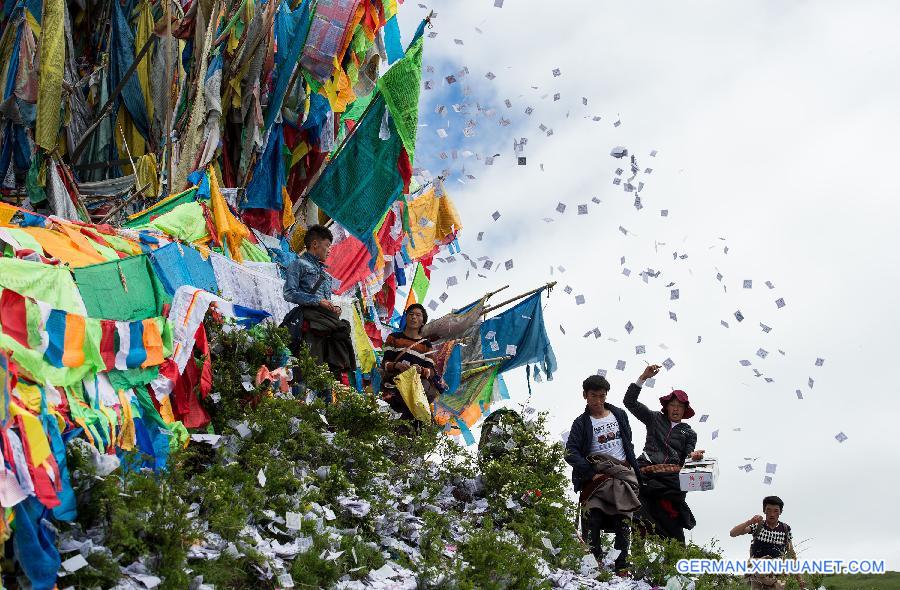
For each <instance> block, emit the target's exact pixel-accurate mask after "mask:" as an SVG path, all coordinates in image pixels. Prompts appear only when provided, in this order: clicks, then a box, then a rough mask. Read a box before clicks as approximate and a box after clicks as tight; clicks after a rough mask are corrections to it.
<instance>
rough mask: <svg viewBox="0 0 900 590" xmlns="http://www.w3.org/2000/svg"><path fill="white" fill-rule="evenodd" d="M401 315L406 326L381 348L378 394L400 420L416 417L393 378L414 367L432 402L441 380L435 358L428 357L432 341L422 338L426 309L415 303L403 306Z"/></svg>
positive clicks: (426, 317) (426, 318)
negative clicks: (404, 308) (435, 366)
mask: <svg viewBox="0 0 900 590" xmlns="http://www.w3.org/2000/svg"><path fill="white" fill-rule="evenodd" d="M404 318H405V320H406V327H405V328H404V329H403V331H402V332H394V333H393V334H391V335H390V336H388V337H387V340H385V341H384V346H383V347H382V351H383V352H384V358H383V359H382V360H381V371H382V376H383V381H382V382H381V397H382V399H383V400H384V401H386V402H387V403H388V405H390V406H391V408H392V409H393V410H394V411H395V412H399V413H400V414H401V415H402V417H403V419H405V420H415V418H414V417H413V414H412V412H411V411H410V409H409V408H408V407H407V406H406V402H404V401H403V396H401V395H400V392H399V391H398V390H397V385H396V384H395V383H394V379H396V377H397V375H399V374H400V373H402V372H403V371H406V370H407V369H409V368H410V367H415V368H416V371H418V373H419V374H420V375H421V376H422V385H423V386H424V387H425V395H426V397H427V398H428V401H429V402H433V401H434V399H435V398H436V397H437V396H438V394H439V393H440V391H441V387H442V385H443V381H442V379H441V377H440V376H439V375H438V374H437V371H435V368H434V361H433V360H432V359H431V354H432V352H433V347H432V345H431V341H430V340H428V339H427V338H423V337H422V327H423V326H424V325H425V324H426V322H428V312H426V311H425V308H424V307H422V306H421V305H419V304H418V303H413V304H412V305H410V306H409V307H407V308H406V311H405V312H404Z"/></svg>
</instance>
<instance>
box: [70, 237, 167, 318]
mask: <svg viewBox="0 0 900 590" xmlns="http://www.w3.org/2000/svg"><path fill="white" fill-rule="evenodd" d="M73 273H74V274H75V282H76V283H77V284H78V290H79V291H80V292H81V298H82V299H84V305H85V307H86V308H87V315H88V316H89V317H92V318H102V319H107V320H121V321H126V322H133V321H135V320H145V319H147V318H152V317H155V316H160V315H162V306H163V304H164V303H167V302H168V301H169V296H168V295H167V294H166V292H165V289H164V288H163V286H162V284H161V283H160V281H159V279H158V278H157V276H156V273H155V272H154V271H153V267H152V266H151V264H150V258H149V257H148V256H147V255H146V254H139V255H137V256H129V257H128V258H122V259H121V260H114V261H110V262H103V263H101V264H92V265H90V266H83V267H81V268H76V269H75V270H74V271H73Z"/></svg>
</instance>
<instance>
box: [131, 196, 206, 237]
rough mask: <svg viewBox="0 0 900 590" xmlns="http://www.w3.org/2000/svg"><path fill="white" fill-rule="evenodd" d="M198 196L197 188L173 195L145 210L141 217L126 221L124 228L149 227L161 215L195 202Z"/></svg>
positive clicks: (137, 216)
mask: <svg viewBox="0 0 900 590" xmlns="http://www.w3.org/2000/svg"><path fill="white" fill-rule="evenodd" d="M196 196H197V187H192V188H189V189H188V190H186V191H184V192H183V193H181V194H177V195H172V196H171V198H170V197H167V198H165V199H163V200H162V201H160V202H159V203H157V204H156V205H154V206H152V207H150V208H149V209H146V210H144V211H143V212H142V213H140V214H139V215H136V216H134V217H132V218H130V219H128V221H126V222H125V223H124V224H123V226H124V227H128V228H135V227H142V226H145V225H148V224H149V223H150V222H151V221H152V220H153V219H155V218H157V217H159V216H160V215H165V214H166V213H168V212H169V211H171V210H172V209H174V208H175V207H177V206H179V205H184V204H185V203H191V202H193V201H194V200H195V197H196Z"/></svg>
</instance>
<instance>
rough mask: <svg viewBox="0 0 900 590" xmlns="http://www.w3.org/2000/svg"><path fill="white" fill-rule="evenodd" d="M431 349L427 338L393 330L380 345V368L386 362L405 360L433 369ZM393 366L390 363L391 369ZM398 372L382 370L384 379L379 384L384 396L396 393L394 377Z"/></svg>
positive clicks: (385, 364) (384, 365)
mask: <svg viewBox="0 0 900 590" xmlns="http://www.w3.org/2000/svg"><path fill="white" fill-rule="evenodd" d="M432 350H433V347H432V345H431V341H430V340H428V339H427V338H422V339H413V338H410V337H409V336H407V335H406V334H404V333H403V332H394V333H393V334H391V335H390V336H388V337H387V340H385V341H384V346H383V347H382V352H383V353H384V357H383V360H382V364H381V366H382V369H384V367H387V366H388V363H401V362H403V361H406V362H408V363H409V364H411V365H419V366H421V367H426V368H428V369H431V370H434V361H433V360H432V359H431V355H430V354H429V353H431V352H432ZM393 368H394V367H393V365H391V369H393ZM398 374H399V371H395V370H391V371H388V370H386V369H385V370H384V381H383V382H382V384H381V389H382V391H383V392H384V393H385V394H386V396H393V394H395V393H397V386H396V384H395V383H394V378H395V377H396V376H397V375H398Z"/></svg>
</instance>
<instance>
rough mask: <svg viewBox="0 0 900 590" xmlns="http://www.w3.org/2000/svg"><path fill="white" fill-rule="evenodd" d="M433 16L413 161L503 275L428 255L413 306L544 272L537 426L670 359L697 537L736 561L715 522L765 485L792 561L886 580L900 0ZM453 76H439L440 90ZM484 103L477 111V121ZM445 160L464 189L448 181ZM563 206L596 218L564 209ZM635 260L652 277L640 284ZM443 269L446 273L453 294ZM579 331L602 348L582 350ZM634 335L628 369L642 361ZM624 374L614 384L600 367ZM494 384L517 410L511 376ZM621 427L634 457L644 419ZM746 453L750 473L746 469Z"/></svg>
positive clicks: (752, 505) (513, 9)
mask: <svg viewBox="0 0 900 590" xmlns="http://www.w3.org/2000/svg"><path fill="white" fill-rule="evenodd" d="M427 4H428V6H429V8H434V10H435V11H436V12H437V13H438V15H437V18H436V19H435V21H434V22H435V26H434V28H433V29H431V31H432V32H436V33H437V36H436V37H434V38H429V39H426V46H425V47H426V48H425V63H426V65H430V66H432V67H433V68H434V72H433V73H426V74H424V79H426V80H433V81H434V82H433V85H434V89H433V90H430V91H424V92H423V94H422V99H421V103H420V108H421V111H422V113H423V115H422V118H421V119H420V124H421V125H422V127H421V128H420V129H419V140H418V149H417V152H416V157H417V160H416V163H415V164H416V166H418V167H423V168H427V169H428V170H429V171H431V172H432V173H433V174H437V173H439V172H440V170H441V169H442V168H444V167H452V168H453V170H454V171H455V172H454V175H453V178H452V179H451V180H450V181H449V182H448V183H447V188H448V192H449V194H450V195H451V196H452V197H453V199H454V200H455V202H456V204H457V207H458V208H459V210H460V214H461V216H462V219H463V224H464V229H463V231H462V233H461V236H460V242H461V244H462V246H463V251H464V252H465V253H467V254H468V255H470V256H471V257H473V258H478V257H481V256H487V257H489V258H490V259H491V260H492V261H494V262H496V263H498V264H499V265H500V266H503V263H504V262H505V261H507V260H513V264H514V266H513V269H512V270H510V271H506V270H505V268H501V269H500V270H499V271H490V272H489V271H486V270H484V269H480V270H479V271H475V270H473V269H471V267H470V266H468V263H467V262H465V261H464V260H458V261H457V262H455V263H451V264H446V265H438V268H437V270H436V271H435V272H434V274H433V276H432V286H431V291H430V293H429V299H437V297H438V296H439V295H440V294H441V293H442V292H447V293H448V295H449V298H448V299H447V301H446V303H444V304H443V305H441V307H440V308H438V310H437V313H443V312H446V311H448V310H449V309H450V308H451V307H454V306H460V305H463V304H465V303H468V302H469V301H471V300H473V299H475V298H477V297H478V296H480V295H481V294H483V293H484V292H486V291H489V290H492V289H495V288H498V287H500V286H503V285H505V284H509V285H511V287H510V289H508V290H507V292H505V293H504V295H505V294H507V293H509V294H514V293H516V292H522V291H525V290H527V289H530V288H533V287H535V286H538V285H540V284H542V283H544V282H547V281H551V280H557V281H559V284H558V286H557V288H556V289H554V291H553V293H552V294H551V295H550V297H549V298H548V299H546V300H545V301H546V304H547V306H546V310H545V318H546V322H547V328H548V332H549V334H550V337H551V341H552V344H553V347H554V349H555V351H556V356H557V358H558V361H559V371H558V372H557V374H556V375H555V377H554V380H553V381H552V382H550V383H548V382H544V383H541V384H534V396H533V398H532V400H531V403H532V405H533V406H534V407H536V408H538V409H539V410H546V411H549V412H550V415H551V427H552V430H553V434H554V435H555V436H557V435H558V434H559V433H561V432H562V431H564V430H568V429H569V426H570V425H571V422H572V420H573V419H574V418H575V417H576V416H577V415H578V414H579V413H580V412H581V411H582V410H583V408H584V403H583V399H582V398H581V385H580V384H581V381H582V380H583V379H584V378H585V377H586V376H588V375H590V374H593V373H595V372H596V371H597V370H598V369H605V370H607V371H608V375H607V378H608V379H609V381H610V382H611V384H612V387H613V391H612V392H611V395H610V402H611V403H614V404H617V405H621V401H622V396H623V394H624V392H625V389H626V387H627V386H628V384H629V383H630V382H631V381H633V380H634V379H636V378H637V376H638V375H639V374H640V372H641V371H642V369H643V367H644V366H646V365H645V363H644V362H643V361H644V360H646V361H648V362H651V363H661V362H662V361H664V360H665V359H666V358H671V359H672V360H673V361H674V363H675V366H674V367H673V368H672V370H670V371H665V370H663V371H662V372H661V374H660V375H659V377H658V379H657V383H656V386H655V387H654V388H653V389H647V388H645V389H644V391H643V393H642V398H641V399H642V400H643V401H644V402H645V403H646V404H647V405H649V406H651V407H656V406H658V402H657V401H656V398H658V397H659V396H660V395H663V394H664V393H665V392H668V391H671V389H672V388H673V387H675V388H680V389H684V390H686V391H687V392H688V393H689V395H690V398H691V402H692V405H693V406H694V408H695V409H696V411H697V417H695V418H693V419H692V420H690V422H689V423H690V424H691V425H692V426H693V428H694V429H695V430H696V431H697V433H698V436H699V442H698V448H704V449H706V450H707V452H708V454H709V455H711V456H715V457H718V458H719V460H720V470H721V473H720V477H719V482H718V486H717V489H716V490H714V491H708V492H693V493H690V494H689V495H688V501H689V504H690V505H691V507H692V509H693V511H694V514H695V515H696V518H697V523H698V524H697V527H696V528H695V529H694V530H693V531H692V532H691V533H690V534H691V535H692V538H693V540H694V541H695V542H696V543H698V544H705V543H707V542H708V541H709V540H710V539H712V538H716V539H718V540H719V541H720V543H721V546H722V547H723V548H724V549H725V552H726V554H727V555H728V556H729V557H733V558H743V557H744V556H746V553H747V547H748V542H749V540H748V538H746V537H745V538H740V539H730V538H729V537H728V531H729V530H730V529H731V527H732V526H734V525H735V524H737V523H739V522H742V521H744V520H746V519H747V518H749V517H750V516H752V515H753V514H758V513H761V505H760V503H761V499H762V497H763V496H765V495H768V494H777V495H780V496H781V497H782V498H783V499H784V501H785V511H784V515H783V519H784V520H785V521H786V522H788V523H789V524H790V525H791V526H792V528H793V530H794V533H795V540H796V541H795V542H797V544H798V548H799V549H800V550H801V551H802V556H803V557H808V558H879V559H885V560H887V565H888V568H890V569H894V570H896V569H900V534H898V531H897V527H898V524H900V505H898V503H897V501H896V497H897V491H896V490H897V488H898V484H900V474H898V463H900V445H898V442H897V439H896V432H897V431H898V427H900V409H898V401H897V397H898V396H897V393H898V387H897V385H896V383H897V379H896V377H895V375H894V373H893V369H894V368H895V367H896V366H897V365H898V362H897V361H898V355H900V349H898V346H897V344H896V342H897V334H898V331H900V314H898V312H897V303H896V302H897V292H898V287H900V270H898V268H900V265H898V262H900V260H898V259H900V256H898V254H897V252H898V248H897V241H896V238H895V234H896V227H897V225H898V223H900V204H898V203H900V201H898V196H900V195H898V175H897V174H896V173H895V169H896V163H897V161H898V159H900V149H898V147H897V145H898V138H900V116H898V114H897V110H898V105H900V77H898V76H897V67H898V64H900V42H898V41H897V36H896V23H897V22H900V4H897V3H894V2H888V1H885V2H865V1H858V2H852V3H851V2H826V1H819V0H817V1H816V2H784V1H775V0H773V1H770V2H761V1H760V2H712V1H708V2H692V1H680V0H678V1H673V0H666V1H659V2H652V1H647V2H598V1H588V0H579V1H570V0H567V1H564V2H537V1H535V0H505V1H504V2H503V7H502V8H497V7H495V6H494V0H455V1H452V2H451V1H449V0H442V1H435V2H428V3H427ZM426 12H427V11H426V10H425V9H422V8H420V7H418V6H417V3H416V2H415V0H407V2H406V3H405V4H404V5H403V6H402V7H401V9H400V14H401V30H402V31H403V34H404V39H405V40H408V39H409V35H411V33H412V31H413V30H414V27H415V24H416V23H417V22H418V20H419V19H420V18H421V17H422V16H424V14H426ZM476 27H477V28H478V29H480V30H481V31H482V32H481V33H479V32H478V31H477V30H476ZM454 39H459V40H461V41H462V45H460V44H458V43H456V42H455V41H454ZM464 67H467V68H468V71H469V73H468V75H465V76H462V77H459V76H458V74H459V72H460V70H462V69H463V68H464ZM555 68H559V70H560V75H559V76H554V75H553V70H554V69H555ZM488 72H492V73H493V74H494V75H495V78H494V79H493V80H489V79H487V78H486V77H485V76H486V74H487V73H488ZM451 74H455V75H457V77H458V81H457V82H456V83H455V84H448V83H447V81H446V80H445V77H446V76H448V75H451ZM533 86H536V87H537V89H534V88H532V87H533ZM555 93H559V95H560V98H559V100H556V101H554V94H555ZM466 94H467V95H466ZM582 97H585V98H587V99H588V104H587V106H585V105H584V104H583V101H582ZM505 99H509V100H510V102H511V104H512V108H507V107H506V105H505V104H504V100H505ZM454 103H456V104H460V105H462V104H467V105H469V106H468V107H461V108H462V109H463V110H468V111H469V113H470V114H466V113H465V112H463V113H459V114H458V113H456V112H454V111H453V109H452V107H451V105H452V104H454ZM439 105H445V107H446V111H447V112H446V113H445V114H438V113H436V112H435V109H436V108H437V107H438V106H439ZM476 105H480V106H481V107H483V108H484V109H488V110H489V109H495V112H493V113H490V112H488V113H487V114H484V113H483V114H481V115H476V114H475V113H476ZM529 106H530V107H532V108H533V112H532V114H531V115H530V116H529V115H526V114H525V109H526V107H529ZM595 116H599V117H601V120H600V121H594V120H593V117H595ZM501 117H504V118H506V119H507V120H509V121H510V124H509V125H507V126H502V125H500V124H499V123H500V118H501ZM468 120H474V121H475V122H476V123H477V125H476V126H475V127H474V135H473V136H472V137H464V135H463V128H464V127H465V126H466V121H468ZM616 121H621V124H620V125H619V126H615V125H614V123H615V122H616ZM540 125H544V126H545V127H546V129H552V130H553V133H552V135H550V136H548V135H547V132H546V131H542V130H541V129H540ZM438 127H443V128H445V130H446V133H447V137H446V138H445V139H442V138H441V137H440V136H439V135H438V133H437V128H438ZM521 137H527V138H528V140H529V141H528V144H527V146H526V148H525V153H524V155H525V156H526V158H527V165H525V166H518V165H516V160H515V154H514V153H513V139H514V138H521ZM620 145H621V146H625V147H627V148H628V150H629V153H630V154H635V156H636V158H637V163H638V165H639V170H640V173H639V174H638V176H637V178H636V179H635V180H633V181H632V183H633V184H634V185H635V187H637V183H638V182H644V186H643V189H642V190H641V191H640V197H641V201H642V205H643V209H641V210H638V209H636V208H635V206H634V201H635V199H634V196H635V195H634V193H627V192H625V191H624V190H623V187H622V185H618V186H617V185H614V184H613V179H614V178H615V177H616V175H615V170H616V168H618V167H622V168H624V169H625V173H624V174H623V175H622V178H623V181H622V182H623V184H624V182H625V179H626V178H628V177H630V176H631V171H630V169H629V166H630V163H629V162H628V160H627V159H623V160H617V159H614V158H612V157H610V155H609V154H610V150H611V149H612V148H613V147H615V146H620ZM453 149H456V150H457V152H456V155H457V159H456V160H453V157H452V150H453ZM466 150H468V151H466ZM651 150H658V154H657V156H656V157H650V156H649V154H650V152H651ZM441 151H444V152H445V153H446V154H447V160H441V159H440V152H441ZM495 153H499V154H500V156H499V157H497V158H496V159H495V160H494V163H493V165H492V166H486V165H485V162H484V160H483V158H484V156H485V155H492V154H495ZM479 157H480V158H481V159H480V160H479V159H478V158H479ZM541 164H543V170H542V169H541ZM463 165H464V166H465V172H466V173H468V174H471V175H472V176H474V177H475V178H474V179H471V178H467V177H465V176H461V174H460V170H461V169H462V167H463ZM646 168H652V172H651V173H645V172H644V171H645V169H646ZM457 179H462V180H464V181H465V183H462V182H459V180H457ZM595 197H596V198H597V199H599V200H600V201H601V202H600V203H595V202H593V201H592V199H593V198H595ZM559 203H563V204H565V205H566V208H565V211H564V213H559V212H557V210H556V209H557V205H558V204H559ZM578 205H587V210H588V213H587V214H586V215H578ZM663 209H665V210H668V216H667V217H663V216H662V215H661V210H663ZM495 211H498V212H499V213H500V215H501V216H500V218H499V219H498V220H497V221H494V220H493V219H492V217H491V215H492V213H494V212H495ZM544 218H548V219H551V220H552V222H550V223H547V222H545V221H544ZM620 226H621V227H622V228H624V229H625V230H627V232H628V233H627V235H625V234H623V232H621V231H620V229H619V228H620ZM479 232H484V236H483V240H481V241H478V240H477V236H478V233H479ZM726 247H727V249H728V250H727V253H726V252H725V248H726ZM673 253H677V257H673ZM684 255H687V257H686V258H682V256H684ZM622 257H624V258H625V263H624V264H622V263H621V258H622ZM481 264H482V263H479V265H481ZM551 266H553V267H557V266H562V267H564V268H565V272H560V271H559V270H556V269H554V271H553V273H552V274H551V271H550V268H551ZM648 268H651V269H653V270H654V271H660V274H659V276H658V277H656V278H650V279H649V280H648V282H646V283H645V282H644V281H643V280H642V278H641V276H639V275H640V273H641V271H644V270H646V269H648ZM623 269H628V270H629V271H630V273H631V274H630V276H625V274H623ZM467 270H468V271H471V272H470V275H469V279H468V280H463V279H464V277H465V275H466V272H467ZM478 273H481V274H485V275H486V277H487V278H481V277H479V276H478ZM718 273H721V274H722V275H723V278H722V279H721V281H719V280H717V274H718ZM454 275H455V276H457V277H458V278H459V280H460V284H459V285H457V286H454V287H452V288H447V287H446V284H447V279H448V277H450V276H454ZM746 279H750V280H752V281H753V283H752V288H751V289H744V288H743V281H744V280H746ZM766 281H771V282H772V284H773V285H774V287H775V288H774V289H769V288H768V287H767V286H766V285H765V282H766ZM672 282H674V283H675V285H673V286H672V287H667V285H668V284H669V283H672ZM565 286H570V287H571V288H572V293H571V294H566V293H565V292H564V290H563V288H564V287H565ZM675 288H677V289H679V294H680V298H679V299H678V300H672V299H671V293H670V292H671V289H675ZM726 289H727V290H726ZM576 295H583V296H584V300H585V303H584V304H583V305H577V304H576V302H575V296H576ZM498 297H499V296H498ZM779 298H783V299H784V301H785V303H786V305H785V306H784V307H783V308H780V309H779V308H778V307H777V305H776V303H775V301H776V300H777V299H779ZM736 311H740V312H741V314H742V315H743V317H744V320H743V321H741V322H739V321H737V319H736V318H735V312H736ZM670 312H674V313H675V314H676V316H677V321H673V320H671V319H670ZM722 321H725V322H727V323H728V326H729V327H727V328H726V327H724V326H723V325H722V324H721V322H722ZM627 322H631V323H632V325H633V327H634V328H633V331H632V332H631V333H630V334H629V333H628V332H627V331H626V330H625V325H626V323H627ZM761 323H762V324H765V325H767V326H769V327H771V331H770V332H768V333H765V332H764V331H763V329H762V328H761V327H760V324H761ZM560 326H562V328H563V329H564V330H565V332H566V333H565V334H563V333H562V331H561V329H560ZM595 327H596V328H598V329H599V331H600V332H601V333H602V336H601V337H600V338H595V337H594V336H593V335H590V336H589V337H587V338H584V337H583V335H584V333H585V332H587V331H589V330H592V329H593V328H595ZM698 337H701V338H702V340H701V342H700V343H698V342H697V340H698ZM638 345H645V346H646V351H647V352H646V354H644V355H637V354H636V353H635V347H636V346H638ZM663 346H665V347H666V348H663ZM759 349H764V350H765V351H767V352H768V355H767V356H766V358H761V357H760V356H758V355H757V351H758V350H759ZM780 351H783V354H782V353H781V352H780ZM818 357H821V358H823V359H825V362H824V364H823V365H822V366H821V367H817V366H815V360H816V358H818ZM619 360H622V361H625V369H624V371H618V370H615V367H616V363H617V361H619ZM741 360H749V361H750V362H751V363H752V364H751V365H750V366H747V367H744V366H741V364H740V361H741ZM754 369H756V370H758V371H759V372H760V373H761V374H762V377H757V376H755V374H754V372H753V370H754ZM766 377H768V378H770V379H772V380H773V381H772V382H771V383H767V382H766V381H765V378H766ZM810 378H812V379H813V380H814V383H813V386H812V388H810V387H809V383H808V380H809V379H810ZM506 379H507V383H508V384H509V387H510V391H511V394H512V398H513V401H514V402H515V403H516V404H519V403H522V402H523V401H524V400H525V398H526V396H527V388H526V385H525V377H524V370H522V369H519V370H516V371H513V372H511V373H508V374H507V375H506ZM798 389H799V390H800V391H801V393H802V396H803V399H798V397H797V395H796V393H795V391H796V390H798ZM702 414H708V415H709V420H708V421H707V422H705V423H699V422H698V418H699V416H700V415H702ZM632 424H633V425H635V426H636V427H635V445H636V446H637V447H638V449H640V448H641V447H642V446H643V442H644V430H643V427H642V426H641V425H640V423H638V422H637V421H636V420H632ZM737 429H739V430H737ZM713 431H718V438H717V439H716V440H712V438H711V437H712V433H713ZM839 432H843V433H845V434H846V436H847V437H848V438H847V440H846V441H845V442H843V443H839V442H837V441H836V440H835V435H837V434H838V433H839ZM745 458H750V459H752V460H747V459H745ZM747 463H751V464H752V465H753V467H754V469H753V471H751V472H749V473H747V472H745V471H743V470H740V469H739V466H741V465H745V464H747ZM767 463H776V464H777V471H776V473H775V475H774V476H773V482H772V484H771V485H765V484H764V483H763V478H764V476H765V470H766V464H767Z"/></svg>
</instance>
